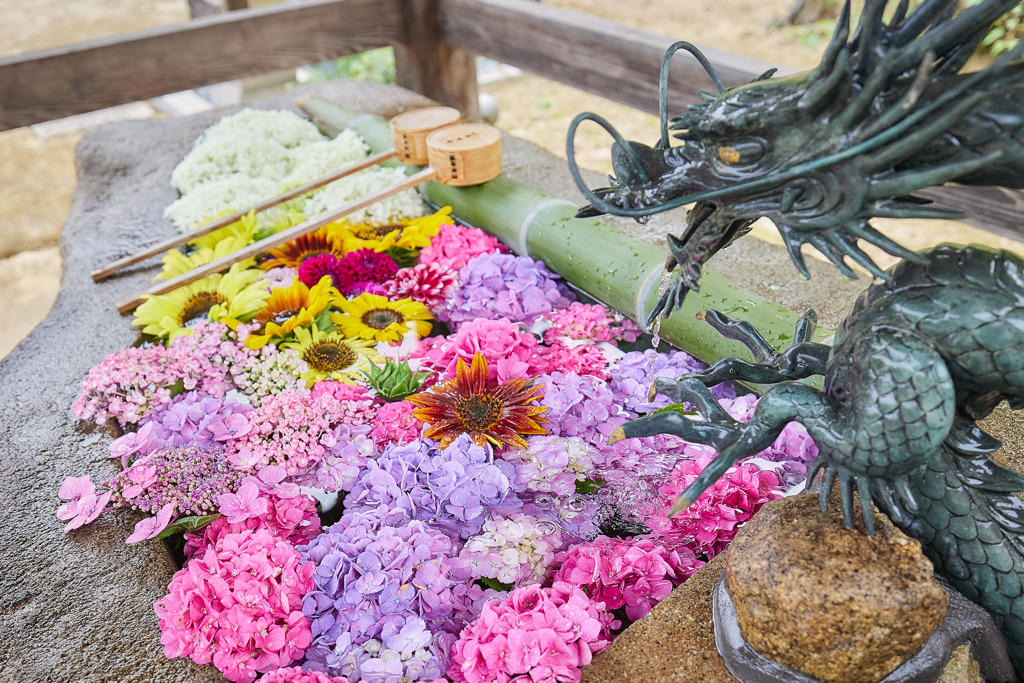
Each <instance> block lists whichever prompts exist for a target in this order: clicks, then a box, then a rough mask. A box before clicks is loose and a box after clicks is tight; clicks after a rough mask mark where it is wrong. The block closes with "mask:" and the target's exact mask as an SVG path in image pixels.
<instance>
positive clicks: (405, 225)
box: [342, 206, 452, 253]
mask: <svg viewBox="0 0 1024 683" xmlns="http://www.w3.org/2000/svg"><path fill="white" fill-rule="evenodd" d="M451 212H452V207H450V206H446V207H444V208H443V209H441V210H439V211H438V212H437V213H433V214H431V215H429V216H421V217H420V218H414V219H411V220H410V219H406V218H403V219H401V220H397V221H395V222H393V223H384V224H373V223H344V222H343V223H342V225H343V227H344V229H345V235H344V242H343V246H344V249H345V251H346V253H347V252H350V251H356V250H357V249H373V250H374V251H387V250H388V249H391V248H393V247H400V248H402V249H422V248H423V247H426V246H429V245H430V240H431V239H432V238H433V237H434V236H435V235H437V233H438V231H439V230H440V229H441V226H442V225H444V224H445V223H450V222H451Z"/></svg>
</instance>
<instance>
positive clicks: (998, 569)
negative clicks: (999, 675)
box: [875, 440, 1024, 678]
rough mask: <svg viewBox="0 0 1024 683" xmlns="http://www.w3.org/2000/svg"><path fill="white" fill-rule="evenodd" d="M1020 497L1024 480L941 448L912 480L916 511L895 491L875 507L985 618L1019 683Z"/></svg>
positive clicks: (1023, 600) (1022, 662) (1023, 543)
mask: <svg viewBox="0 0 1024 683" xmlns="http://www.w3.org/2000/svg"><path fill="white" fill-rule="evenodd" d="M985 450H988V449H985ZM881 485H882V486H887V487H888V486H890V485H889V484H888V483H882V484H881ZM1021 490H1024V476H1021V475H1020V474H1017V473H1016V472H1011V471H1010V470H1007V469H1005V468H1003V467H1000V466H999V465H996V464H995V463H994V462H992V460H991V459H990V458H989V457H988V455H987V454H986V453H985V452H979V451H978V450H976V449H975V450H972V451H971V452H966V451H965V450H964V449H962V448H958V444H955V443H954V442H953V441H952V440H947V442H946V444H945V445H944V446H943V447H942V448H941V449H939V452H938V453H937V454H936V457H935V458H933V459H932V460H931V461H930V462H929V464H928V465H927V466H925V467H924V468H923V471H922V473H921V474H920V476H919V477H912V478H911V482H910V494H911V497H912V498H913V499H914V502H915V503H916V510H911V509H910V507H911V506H910V505H908V504H907V500H906V498H907V496H898V495H894V494H895V493H896V491H895V488H893V489H891V490H890V491H889V495H888V496H877V495H876V496H875V502H876V504H878V505H879V506H880V507H882V508H883V509H884V510H886V512H888V513H890V516H891V517H892V518H893V523H894V524H896V526H898V527H899V528H900V529H902V530H903V531H904V532H905V533H907V534H908V535H909V536H912V537H914V538H916V539H917V540H919V541H920V542H921V544H922V546H923V548H924V551H925V554H926V555H927V556H928V557H929V559H931V561H932V563H933V564H934V565H935V569H936V571H938V572H939V573H940V574H942V575H943V576H945V577H946V578H947V579H948V580H949V582H950V583H951V584H952V585H953V586H954V587H955V588H956V589H957V590H958V591H960V592H961V593H963V594H964V595H965V596H966V597H967V598H969V599H970V600H972V601H974V602H975V603H977V604H978V605H981V606H982V607H983V608H984V609H985V610H987V611H988V612H989V614H991V615H992V618H993V620H994V621H995V624H996V626H997V627H998V628H999V630H1000V631H1001V632H1002V634H1003V637H1004V639H1005V641H1006V647H1007V650H1008V652H1009V654H1010V659H1011V660H1012V661H1013V664H1014V666H1015V667H1016V669H1017V673H1018V675H1019V676H1020V677H1021V678H1024V585H1022V582H1024V500H1022V499H1021V498H1019V497H1018V496H1017V495H1016V493H1015V492H1016V491H1021ZM887 503H892V505H888V504H887ZM894 508H895V509H894Z"/></svg>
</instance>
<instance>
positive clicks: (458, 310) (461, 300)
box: [438, 253, 576, 325]
mask: <svg viewBox="0 0 1024 683" xmlns="http://www.w3.org/2000/svg"><path fill="white" fill-rule="evenodd" d="M575 299H576V297H575V295H573V293H572V292H571V291H570V290H569V288H568V287H566V286H565V285H564V284H562V283H561V281H560V278H559V277H558V276H557V275H555V274H554V273H552V272H551V271H550V270H548V269H547V268H545V267H544V264H543V263H541V262H540V261H534V260H533V259H531V258H529V257H528V256H514V255H512V254H491V253H488V254H480V255H479V256H477V257H475V258H473V259H472V260H470V261H469V263H467V264H466V265H465V266H463V268H462V270H461V271H460V272H459V285H458V287H456V288H455V290H454V292H453V294H452V296H451V298H449V299H448V303H447V304H446V305H445V308H444V310H443V311H441V312H440V313H439V316H438V317H439V318H440V319H442V320H446V321H448V322H451V323H453V324H455V325H461V324H462V323H464V322H468V321H470V320H475V319H476V318H490V319H495V318H507V319H509V320H511V321H512V322H521V323H525V324H526V325H530V324H532V323H533V322H534V321H535V320H537V319H538V318H539V317H540V316H542V315H544V314H545V313H549V312H551V311H553V310H557V309H559V308H565V307H566V306H568V305H569V304H570V303H572V302H573V301H575Z"/></svg>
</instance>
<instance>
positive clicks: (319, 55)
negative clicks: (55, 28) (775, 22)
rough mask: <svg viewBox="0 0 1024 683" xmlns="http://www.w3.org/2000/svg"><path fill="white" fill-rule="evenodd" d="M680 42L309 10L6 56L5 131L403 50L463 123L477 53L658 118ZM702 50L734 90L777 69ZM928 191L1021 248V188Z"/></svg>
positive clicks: (477, 10)
mask: <svg viewBox="0 0 1024 683" xmlns="http://www.w3.org/2000/svg"><path fill="white" fill-rule="evenodd" d="M672 41H673V38H670V37H667V36H661V35H657V34H654V33H650V32H648V31H643V30H640V29H635V28H630V27H626V26H621V25H619V24H616V23H614V22H610V21H606V20H602V19H598V18H595V17H591V16H588V15H583V14H579V13H576V12H571V11H567V10H562V9H558V8H554V7H550V6H546V5H543V4H541V3H538V2H531V1H530V0H304V1H303V2H295V3H286V4H281V5H275V6H272V7H264V8H258V9H241V10H238V11H233V12H228V13H224V14H220V15H216V16H210V17H201V18H198V19H196V20H194V21H192V22H190V23H188V24H184V25H178V26H169V27H164V28H157V29H149V30H145V31H138V32H135V33H130V34H126V35H121V36H114V37H111V38H103V39H99V40H93V41H87V42H84V43H79V44H76V45H70V46H63V47H58V48H52V49H49V50H42V51H39V52H32V53H28V54H24V55H16V56H13V57H6V58H2V59H0V130H7V129H10V128H18V127H20V126H26V125H30V124H33V123H38V122H41V121H48V120H51V119H55V118H61V117H64V116H69V115H72V114H80V113H84V112H88V111H93V110H96V109H101V108H104V107H110V106H114V105H117V104H124V103H126V102H134V101H137V100H144V99H149V98H152V97H157V96H159V95H164V94H167V93H171V92H177V91H181V90H189V89H192V88H197V87H200V86H204V85H209V84H212V83H219V82H223V81H228V80H234V79H237V78H243V77H247V76H255V75H259V74H263V73H267V72H270V71H276V70H279V69H288V68H293V67H297V66H301V65H304V64H310V63H315V62H320V61H324V60H327V59H333V58H336V57H341V56H345V55H348V54H354V53H357V52H362V51H364V50H369V49H373V48H377V47H383V46H386V45H392V46H394V48H395V58H396V65H397V69H398V83H399V84H400V85H403V86H405V87H408V88H410V89H412V90H415V91H417V92H420V93H423V94H424V95H427V96H429V97H432V98H433V99H435V100H437V101H439V102H441V103H443V104H448V105H450V106H454V107H457V108H459V109H461V110H462V111H463V112H464V113H466V114H467V115H468V116H473V115H475V114H476V113H477V85H476V68H475V64H474V56H475V55H477V54H480V55H485V56H487V57H492V58H494V59H497V60H499V61H502V62H505V63H507V64H512V65H514V66H517V67H520V68H522V69H524V70H526V71H529V72H532V73H535V74H538V75H540V76H544V77H546V78H551V79H553V80H556V81H560V82H562V83H565V84H567V85H570V86H573V87H577V88H580V89H582V90H586V91H589V92H592V93H595V94H598V95H601V96H604V97H607V98H609V99H612V100H616V101H618V102H622V103H623V104H627V105H629V106H632V107H635V108H637V109H641V110H643V111H647V112H650V113H657V102H658V97H657V92H658V84H657V78H658V71H659V67H660V64H661V59H662V56H663V55H664V53H665V49H666V48H667V47H668V46H669V44H671V43H672ZM702 49H703V50H704V51H705V53H706V54H707V56H708V58H709V59H710V60H711V62H712V63H713V64H714V65H715V68H716V69H717V70H718V72H719V74H720V76H721V77H722V80H723V81H724V82H725V84H726V85H728V86H731V85H739V84H741V83H745V82H747V81H749V80H751V79H752V78H754V77H756V76H757V75H759V74H761V73H763V72H764V71H765V70H767V69H768V68H770V67H771V66H773V65H771V64H768V63H765V62H761V61H759V60H756V59H752V58H748V57H742V56H738V55H734V54H731V53H728V52H724V51H722V50H716V49H714V48H711V47H707V48H702ZM705 89H712V88H711V86H710V83H709V81H708V79H707V76H706V75H705V74H704V72H703V70H702V69H701V68H700V66H699V65H698V64H697V63H696V61H695V60H694V59H693V58H692V57H690V56H689V55H687V54H685V53H680V54H678V55H677V56H676V58H675V61H674V62H673V71H672V79H671V82H670V97H669V109H670V111H681V110H683V109H684V108H685V105H686V104H688V103H691V102H695V101H697V99H698V98H697V93H698V91H700V90H705ZM928 194H929V196H931V197H932V198H933V199H935V200H936V203H938V204H941V205H943V206H948V207H951V208H957V209H961V210H964V211H967V212H968V213H969V220H970V221H971V222H973V223H974V224H976V225H979V226H980V227H984V228H986V229H989V230H992V231H994V232H1000V233H1003V234H1007V235H1010V236H1012V237H1016V238H1024V228H1021V227H1019V226H1018V222H1019V221H1018V217H1019V216H1020V212H1021V209H1022V208H1024V199H1022V195H1021V194H1020V193H1018V192H1010V191H1005V190H997V189H986V190H978V189H975V188H961V187H947V188H941V189H939V190H930V191H929V192H928Z"/></svg>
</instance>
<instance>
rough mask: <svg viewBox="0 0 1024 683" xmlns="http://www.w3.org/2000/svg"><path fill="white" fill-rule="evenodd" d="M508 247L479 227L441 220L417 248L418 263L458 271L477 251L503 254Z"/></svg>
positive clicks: (478, 253) (477, 253)
mask: <svg viewBox="0 0 1024 683" xmlns="http://www.w3.org/2000/svg"><path fill="white" fill-rule="evenodd" d="M504 253H508V247H506V246H505V245H504V244H502V243H501V242H499V241H498V238H496V237H494V236H492V235H488V234H487V233H486V232H484V231H483V230H481V229H480V228H467V227H466V226H463V225H454V224H452V223H445V224H444V225H442V226H441V229H440V230H439V231H438V233H437V238H436V239H434V240H431V242H430V245H429V246H426V247H424V248H423V250H422V251H421V252H420V263H421V264H426V265H436V266H437V267H438V268H440V269H443V270H449V271H455V272H458V271H459V270H461V269H462V267H463V266H464V265H466V264H467V263H469V262H470V261H471V260H472V259H474V258H476V257H477V256H479V255H480V254H504Z"/></svg>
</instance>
